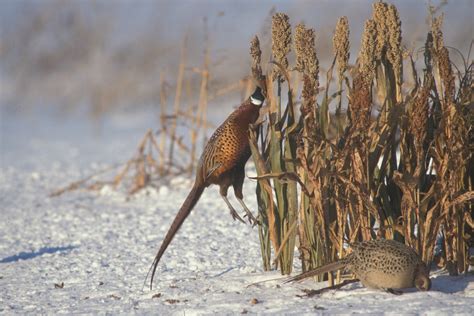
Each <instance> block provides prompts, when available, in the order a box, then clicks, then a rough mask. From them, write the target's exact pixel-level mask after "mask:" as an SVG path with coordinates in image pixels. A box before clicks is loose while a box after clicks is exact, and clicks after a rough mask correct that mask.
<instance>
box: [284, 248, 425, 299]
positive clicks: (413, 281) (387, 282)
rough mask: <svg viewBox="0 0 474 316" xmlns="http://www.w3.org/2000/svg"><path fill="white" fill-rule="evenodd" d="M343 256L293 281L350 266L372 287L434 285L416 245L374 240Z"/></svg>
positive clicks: (396, 287)
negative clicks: (414, 246)
mask: <svg viewBox="0 0 474 316" xmlns="http://www.w3.org/2000/svg"><path fill="white" fill-rule="evenodd" d="M351 248H352V252H351V253H350V254H349V255H347V256H346V257H344V258H343V259H341V260H339V261H337V262H333V263H329V264H327V265H324V266H321V267H319V268H316V269H314V270H311V271H308V272H305V273H302V274H300V275H297V276H295V277H293V278H291V279H290V280H289V281H299V280H302V279H305V278H308V277H311V276H315V275H318V274H323V273H326V272H330V271H335V270H339V269H342V268H347V269H348V270H350V271H351V272H352V273H354V275H355V276H356V278H358V279H359V280H360V281H361V283H362V284H363V285H364V286H366V287H369V288H376V289H384V290H394V289H403V288H410V287H416V288H418V289H419V290H422V291H426V290H429V289H430V287H431V281H430V279H429V270H428V268H427V267H426V265H425V263H424V262H423V261H422V260H421V259H420V257H419V256H418V254H417V253H416V252H415V250H413V249H412V248H410V247H408V246H406V245H405V244H402V243H400V242H397V241H394V240H370V241H365V242H361V243H358V244H355V245H353V246H352V247H351Z"/></svg>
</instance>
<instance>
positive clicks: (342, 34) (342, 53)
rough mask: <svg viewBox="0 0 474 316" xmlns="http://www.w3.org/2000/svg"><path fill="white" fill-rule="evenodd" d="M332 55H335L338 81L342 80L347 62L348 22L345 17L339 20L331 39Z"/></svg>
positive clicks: (348, 54)
mask: <svg viewBox="0 0 474 316" xmlns="http://www.w3.org/2000/svg"><path fill="white" fill-rule="evenodd" d="M332 45H333V49H334V54H335V55H336V63H337V72H338V75H339V80H342V77H343V76H344V72H345V71H346V69H347V64H348V62H349V56H350V53H349V22H348V21H347V17H345V16H343V17H341V18H339V20H338V21H337V24H336V31H335V32H334V37H333V39H332Z"/></svg>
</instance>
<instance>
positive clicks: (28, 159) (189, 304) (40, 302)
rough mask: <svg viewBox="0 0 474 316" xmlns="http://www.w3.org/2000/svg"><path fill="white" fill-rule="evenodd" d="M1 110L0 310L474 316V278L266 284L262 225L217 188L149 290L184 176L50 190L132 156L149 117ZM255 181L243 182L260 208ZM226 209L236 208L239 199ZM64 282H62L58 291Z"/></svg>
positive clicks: (182, 191) (177, 240)
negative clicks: (402, 288) (318, 291)
mask: <svg viewBox="0 0 474 316" xmlns="http://www.w3.org/2000/svg"><path fill="white" fill-rule="evenodd" d="M51 117H52V115H46V114H44V115H41V114H38V113H34V114H33V113H31V114H29V115H17V114H12V113H8V112H7V111H3V110H2V117H1V120H2V121H1V124H2V125H1V174H0V201H1V202H0V207H1V209H0V313H6V314H25V313H34V314H39V313H40V314H57V313H62V314H70V313H88V314H96V313H101V314H105V313H110V314H118V313H125V314H129V313H138V314H145V313H146V314H157V315H167V314H177V315H184V314H186V315H194V314H240V313H249V314H254V313H257V314H264V313H269V314H270V313H271V314H292V315H301V314H317V313H323V314H333V313H338V314H339V313H343V314H349V313H364V314H365V313H375V314H380V313H386V314H401V313H403V314H405V313H413V314H448V313H450V314H465V315H472V314H474V282H473V281H474V276H473V275H472V274H471V275H469V276H459V277H449V276H447V275H446V274H445V273H442V272H441V273H435V275H433V279H432V280H433V287H432V290H431V291H429V292H424V293H422V292H417V291H415V290H408V291H406V293H405V294H404V295H401V296H394V295H392V294H388V293H384V292H380V291H375V290H369V289H365V288H363V287H362V286H361V285H360V284H359V283H355V284H351V285H348V286H346V287H344V288H343V289H341V290H337V291H329V292H326V293H324V294H322V295H321V296H318V297H312V298H300V297H298V296H297V295H301V294H303V293H302V291H301V290H302V289H306V288H321V287H324V286H326V284H324V283H319V284H318V283H314V282H312V281H310V280H307V281H305V282H303V283H300V284H290V285H288V284H281V281H270V282H264V283H259V284H256V285H252V286H249V285H250V284H252V283H255V282H258V281H262V280H269V279H275V278H279V277H281V276H280V275H279V274H278V273H277V272H270V273H268V272H263V271H262V266H261V259H260V254H259V246H258V235H257V229H256V228H252V227H250V226H249V225H243V224H241V223H239V222H234V221H233V220H232V219H231V216H230V214H229V212H228V210H227V207H226V205H225V204H224V202H223V201H222V200H221V199H220V197H219V195H218V190H217V188H216V187H211V188H209V189H208V190H207V191H205V193H204V195H203V196H202V198H201V200H200V201H199V203H198V205H197V206H196V208H195V209H194V211H193V213H192V214H191V215H190V217H189V218H188V220H187V221H186V222H185V224H184V225H183V227H182V229H181V230H180V232H179V234H178V235H177V236H176V238H175V240H173V242H172V243H171V246H170V248H168V251H167V252H166V254H165V256H164V257H163V259H162V261H161V263H160V265H159V267H158V270H157V275H156V277H155V280H156V283H155V288H154V289H153V291H150V290H149V289H148V287H145V288H144V289H143V282H144V280H145V275H146V273H147V271H148V268H149V266H150V264H151V262H152V260H153V257H154V255H155V252H156V251H157V248H158V247H159V245H160V243H161V240H162V238H163V237H164V234H165V233H166V231H167V230H168V227H169V225H170V223H171V221H172V220H173V218H174V216H175V214H176V212H177V210H178V208H179V206H180V205H181V203H182V201H183V200H184V198H185V197H186V194H187V193H188V191H189V189H190V186H191V182H190V180H189V179H182V178H179V179H175V180H174V181H172V182H171V183H169V184H168V185H167V186H161V187H159V188H158V189H148V190H146V191H143V192H141V193H139V194H137V195H135V196H134V197H132V198H127V196H126V195H125V194H124V193H123V192H121V191H116V190H113V189H111V188H107V187H106V188H104V189H103V190H102V191H101V192H98V193H94V192H85V191H75V192H70V193H66V194H64V195H62V196H60V197H56V198H49V197H48V194H49V193H50V192H51V191H52V190H53V189H57V188H59V187H61V186H64V185H65V184H68V183H70V182H72V181H74V180H78V179H80V178H82V177H84V176H86V175H89V174H90V173H91V172H92V171H93V170H96V169H100V167H103V166H106V165H112V164H115V163H118V162H123V161H125V160H127V159H128V158H129V157H130V156H131V155H132V154H133V153H134V151H135V147H136V145H137V143H138V141H139V140H140V138H141V137H142V136H143V134H144V133H145V131H146V130H147V128H149V127H153V124H154V121H153V119H152V118H151V115H147V114H146V113H145V114H144V115H132V114H130V113H127V114H123V115H114V116H112V117H111V118H110V119H108V120H107V121H106V122H105V123H104V128H103V129H102V130H101V131H100V132H99V131H98V130H97V128H95V127H94V125H93V124H91V122H90V121H89V120H87V119H85V118H81V117H79V118H77V117H71V116H67V117H58V116H56V117H55V118H51ZM253 190H254V183H253V182H252V181H251V180H247V181H246V185H245V193H246V201H247V204H248V205H249V207H250V208H251V209H253V210H256V201H255V195H254V192H253ZM231 198H232V199H231V201H233V202H234V203H235V205H236V206H237V205H238V203H236V201H235V200H234V199H233V196H232V194H231ZM62 285H63V286H62Z"/></svg>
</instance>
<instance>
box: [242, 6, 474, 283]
mask: <svg viewBox="0 0 474 316" xmlns="http://www.w3.org/2000/svg"><path fill="white" fill-rule="evenodd" d="M432 12H434V10H432ZM289 25H290V24H289V18H288V16H286V15H285V14H282V13H277V14H275V15H274V17H273V23H272V36H273V37H272V43H273V45H272V63H273V64H274V71H273V77H274V78H276V79H277V80H276V81H275V82H274V81H272V80H270V79H269V80H267V91H268V96H267V102H268V119H267V120H266V121H265V122H264V124H262V126H260V127H258V128H255V129H254V130H252V131H251V133H250V135H251V143H252V154H253V159H254V162H255V165H256V169H257V174H258V176H257V179H258V182H257V191H256V193H257V199H258V204H259V212H260V216H261V219H262V221H261V222H262V225H261V227H260V228H259V235H260V241H261V249H262V259H263V262H264V268H265V269H270V268H271V262H272V261H271V255H272V251H271V247H273V250H274V257H275V258H274V262H275V263H276V264H277V265H278V266H279V267H280V269H281V272H282V273H283V274H288V273H290V272H291V269H292V266H293V260H294V247H295V245H296V244H297V245H298V248H299V254H300V259H301V261H302V266H303V270H308V269H312V268H315V267H316V266H319V265H321V264H324V263H327V262H330V261H333V260H335V259H337V258H341V257H343V256H344V255H345V254H344V252H345V249H346V248H347V247H346V245H347V243H353V242H356V241H362V240H369V239H376V238H387V239H396V240H399V241H401V242H404V243H406V244H407V245H410V246H411V247H413V248H414V249H416V250H417V251H418V253H420V255H421V256H422V258H423V260H424V261H425V262H428V263H431V262H433V261H435V262H437V264H438V265H440V266H442V267H446V268H447V269H448V270H449V272H450V274H453V275H454V274H457V273H462V272H466V271H467V269H468V265H469V258H468V249H469V247H472V246H473V236H474V235H473V234H474V232H473V229H474V225H473V224H474V222H473V213H474V203H473V200H474V188H473V181H474V177H473V174H474V173H473V165H474V157H473V153H474V142H473V140H474V137H473V134H474V129H473V117H474V107H473V102H474V100H473V96H472V92H473V84H472V82H473V81H472V74H473V71H474V66H473V63H472V60H470V59H468V60H466V61H465V64H464V65H462V67H461V68H458V67H455V65H454V64H453V63H452V62H451V59H450V53H451V52H452V51H453V50H452V49H450V48H448V47H446V46H445V45H444V42H443V32H442V18H440V17H435V16H433V15H432V16H431V30H430V31H429V32H428V34H427V39H426V44H425V47H424V49H423V56H424V58H423V61H424V65H423V66H422V68H423V69H422V71H420V70H418V69H417V67H416V65H417V63H420V61H419V60H417V58H416V57H417V56H414V55H413V53H411V52H406V51H405V50H404V48H403V47H402V45H401V40H402V25H401V22H400V17H399V14H398V11H397V8H396V7H395V6H394V5H391V4H388V3H385V2H377V3H375V4H374V6H373V16H372V18H371V19H369V20H367V21H366V23H365V28H364V32H363V35H362V39H361V44H360V51H359V54H358V57H357V59H356V60H353V61H352V62H353V63H354V64H353V65H351V64H350V63H351V60H350V56H349V47H350V43H349V36H348V35H349V22H348V19H347V18H346V17H342V18H340V19H339V20H338V22H337V24H336V27H335V34H334V39H333V47H334V60H333V63H332V65H331V67H330V68H329V70H328V71H327V73H326V82H325V83H324V85H323V86H321V87H320V81H319V77H320V76H321V74H320V69H319V63H318V58H317V52H316V47H317V45H316V43H315V31H314V30H313V29H311V28H307V27H306V26H305V25H304V24H298V25H297V26H296V27H295V29H294V37H293V44H294V52H295V66H294V67H292V66H291V65H290V63H289V62H288V54H289V53H290V42H291V41H290V39H291V35H290V32H291V27H290V26H289ZM256 45H258V41H255V40H254V41H253V42H252V47H253V48H252V49H251V51H252V52H254V51H259V52H260V53H259V56H260V55H261V50H260V48H259V49H258V50H256V49H255V48H254V46H256ZM252 57H253V59H254V67H255V64H258V63H259V62H260V61H261V58H260V57H258V58H257V57H255V56H254V54H252ZM423 61H422V62H423ZM258 69H261V68H258ZM348 70H349V71H348ZM334 71H336V73H337V81H336V83H337V90H336V92H335V93H334V94H332V95H331V94H330V93H329V91H333V90H331V84H332V83H333V80H332V79H333V72H334ZM408 76H412V78H410V79H411V81H412V82H414V84H413V85H410V84H407V83H405V80H407V79H406V78H407V77H408ZM291 78H293V79H295V78H296V79H298V78H299V79H300V81H301V82H302V91H301V96H300V99H301V102H299V111H296V109H297V104H298V103H297V102H296V101H295V100H296V99H298V94H297V93H298V91H297V89H294V88H292V84H293V85H294V82H297V81H296V80H293V81H292V80H291ZM283 79H284V80H283ZM285 88H286V91H287V95H286V96H285V95H284V92H282V91H283V90H285ZM283 100H285V101H286V105H282V102H283ZM343 100H348V102H347V111H346V112H345V113H343V112H344V111H343V109H342V104H343ZM330 104H335V106H334V108H335V109H336V111H335V113H334V115H332V114H331V113H330V112H329V108H330ZM440 236H442V237H443V239H442V240H443V241H444V244H443V246H442V251H440V252H436V253H435V246H436V242H437V240H440V238H439V237H440ZM339 277H340V276H339V275H338V276H337V278H338V279H339ZM330 278H331V280H332V276H330ZM338 281H339V280H338Z"/></svg>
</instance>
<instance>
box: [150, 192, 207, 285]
mask: <svg viewBox="0 0 474 316" xmlns="http://www.w3.org/2000/svg"><path fill="white" fill-rule="evenodd" d="M204 188H205V186H204V185H202V184H200V185H197V184H194V186H193V188H192V190H191V192H189V194H188V196H187V197H186V200H185V201H184V203H183V205H182V206H181V208H180V209H179V211H178V214H176V217H175V218H174V220H173V223H172V224H171V227H170V229H169V230H168V233H166V237H165V239H164V240H163V242H162V244H161V246H160V249H159V250H158V253H157V254H156V256H155V260H154V261H153V263H152V265H151V267H150V269H149V270H148V274H149V273H150V271H152V273H151V280H150V289H152V288H153V279H154V277H155V272H156V268H157V266H158V263H159V262H160V259H161V257H162V256H163V254H164V253H165V251H166V248H168V246H169V244H170V243H171V241H172V240H173V237H174V235H175V234H176V232H177V231H178V230H179V228H180V227H181V225H182V224H183V222H184V220H185V219H186V217H188V215H189V214H190V213H191V211H192V209H193V208H194V206H195V205H196V203H197V201H198V200H199V198H200V197H201V195H202V192H203V191H204ZM148 274H147V276H146V279H147V278H148ZM146 279H145V282H146Z"/></svg>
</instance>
